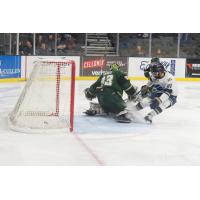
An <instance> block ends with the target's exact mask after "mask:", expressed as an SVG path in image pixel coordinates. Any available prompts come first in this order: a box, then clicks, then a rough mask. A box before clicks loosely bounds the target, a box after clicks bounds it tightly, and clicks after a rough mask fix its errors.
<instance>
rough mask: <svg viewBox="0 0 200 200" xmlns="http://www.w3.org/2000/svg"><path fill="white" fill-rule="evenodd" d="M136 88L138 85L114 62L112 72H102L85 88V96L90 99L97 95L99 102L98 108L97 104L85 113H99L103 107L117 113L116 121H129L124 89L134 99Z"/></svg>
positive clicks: (107, 111) (130, 98) (129, 97)
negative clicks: (132, 82)
mask: <svg viewBox="0 0 200 200" xmlns="http://www.w3.org/2000/svg"><path fill="white" fill-rule="evenodd" d="M136 90H137V87H136V86H133V85H132V84H131V83H130V81H129V80H128V78H127V75H126V74H125V73H124V72H122V71H120V69H119V65H118V64H116V63H113V64H111V65H110V72H107V73H104V74H102V75H101V76H100V77H99V78H98V80H97V81H96V82H95V83H93V84H92V85H91V86H90V87H89V88H86V89H85V91H84V92H85V96H86V98H87V99H88V100H92V99H94V98H96V97H97V99H98V102H99V107H98V108H96V107H95V106H93V107H92V108H91V107H90V109H89V110H86V112H85V113H86V114H87V115H95V114H99V112H100V110H101V109H103V111H104V112H105V113H107V114H109V113H112V114H115V119H116V121H118V122H123V123H129V122H131V120H130V119H129V118H127V117H126V113H127V111H126V104H125V101H124V100H123V98H122V96H123V91H125V92H126V94H127V95H128V99H129V100H133V99H134V98H135V95H136ZM93 105H94V104H93ZM96 106H98V104H96Z"/></svg>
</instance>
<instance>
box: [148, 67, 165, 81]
mask: <svg viewBox="0 0 200 200" xmlns="http://www.w3.org/2000/svg"><path fill="white" fill-rule="evenodd" d="M150 71H151V74H152V75H153V77H154V78H156V79H161V78H163V77H164V75H165V68H164V67H163V65H162V64H161V63H153V64H152V65H151V67H150Z"/></svg>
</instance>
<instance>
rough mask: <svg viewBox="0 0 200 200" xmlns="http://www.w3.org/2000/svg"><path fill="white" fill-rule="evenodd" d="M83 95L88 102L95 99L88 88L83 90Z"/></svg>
mask: <svg viewBox="0 0 200 200" xmlns="http://www.w3.org/2000/svg"><path fill="white" fill-rule="evenodd" d="M84 93H85V97H86V98H87V99H88V100H90V101H91V100H92V99H94V98H96V95H95V94H93V93H92V92H90V88H86V89H85V90H84Z"/></svg>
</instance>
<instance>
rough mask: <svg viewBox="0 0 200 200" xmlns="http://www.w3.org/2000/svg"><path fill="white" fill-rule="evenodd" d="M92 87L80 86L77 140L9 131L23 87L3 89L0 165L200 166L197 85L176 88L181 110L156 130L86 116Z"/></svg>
mask: <svg viewBox="0 0 200 200" xmlns="http://www.w3.org/2000/svg"><path fill="white" fill-rule="evenodd" d="M92 82H93V81H76V97H75V131H74V132H75V133H74V134H70V133H54V134H25V133H18V132H14V131H11V130H10V129H9V128H8V125H7V116H8V113H9V112H10V111H11V110H12V108H13V106H14V105H15V103H16V101H17V98H18V96H19V94H20V92H21V90H22V88H23V86H24V84H25V83H1V84H0V165H78V166H79V165H114V166H119V165H200V118H199V113H200V83H199V82H178V87H179V96H178V102H177V104H176V105H175V106H174V107H172V108H170V109H168V110H165V111H164V112H163V113H162V114H161V115H159V116H156V117H155V118H154V121H153V124H152V125H146V124H139V123H131V124H121V123H116V122H115V121H114V120H113V119H112V118H108V117H106V118H105V117H87V116H85V115H84V114H83V111H84V110H85V109H87V108H88V106H89V102H88V101H87V100H86V99H85V97H84V94H83V90H84V89H85V88H86V87H88V86H89V85H90V84H91V83H92ZM132 82H133V83H134V84H136V85H138V86H141V85H142V84H144V82H143V81H132ZM142 114H143V113H142Z"/></svg>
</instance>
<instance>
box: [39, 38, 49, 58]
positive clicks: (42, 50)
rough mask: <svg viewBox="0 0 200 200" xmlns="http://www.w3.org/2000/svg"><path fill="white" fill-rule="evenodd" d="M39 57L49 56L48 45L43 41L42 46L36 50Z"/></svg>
mask: <svg viewBox="0 0 200 200" xmlns="http://www.w3.org/2000/svg"><path fill="white" fill-rule="evenodd" d="M36 54H37V55H44V56H45V55H48V48H47V44H46V43H45V42H44V41H41V44H40V46H39V47H38V48H37V49H36Z"/></svg>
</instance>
